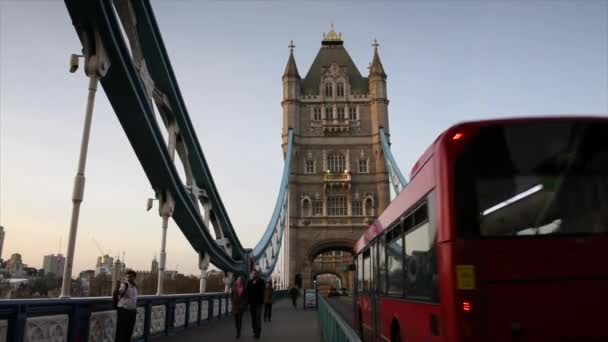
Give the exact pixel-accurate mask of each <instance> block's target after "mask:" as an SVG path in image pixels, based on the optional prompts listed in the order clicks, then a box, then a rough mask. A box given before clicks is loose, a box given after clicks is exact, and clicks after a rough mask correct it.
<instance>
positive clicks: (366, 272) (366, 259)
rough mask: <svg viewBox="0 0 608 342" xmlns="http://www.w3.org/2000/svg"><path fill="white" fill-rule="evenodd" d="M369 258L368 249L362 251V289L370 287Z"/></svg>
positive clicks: (370, 264)
mask: <svg viewBox="0 0 608 342" xmlns="http://www.w3.org/2000/svg"><path fill="white" fill-rule="evenodd" d="M371 266H372V263H371V260H370V255H369V249H368V250H366V251H365V252H363V290H364V291H367V290H369V289H370V280H371V277H370V276H371V271H372V269H371Z"/></svg>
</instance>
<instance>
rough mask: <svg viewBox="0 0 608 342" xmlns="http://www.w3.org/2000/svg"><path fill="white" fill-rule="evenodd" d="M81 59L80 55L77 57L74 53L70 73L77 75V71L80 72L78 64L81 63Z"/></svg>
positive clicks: (71, 58) (71, 57)
mask: <svg viewBox="0 0 608 342" xmlns="http://www.w3.org/2000/svg"><path fill="white" fill-rule="evenodd" d="M79 57H80V56H79V55H77V54H75V53H73V54H72V55H71V56H70V72H71V73H75V72H76V70H78V63H79V61H78V58H79Z"/></svg>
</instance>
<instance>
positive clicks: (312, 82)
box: [302, 41, 369, 95]
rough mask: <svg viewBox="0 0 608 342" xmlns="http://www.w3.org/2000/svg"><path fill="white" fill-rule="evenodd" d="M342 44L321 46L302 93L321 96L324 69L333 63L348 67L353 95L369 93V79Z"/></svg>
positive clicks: (307, 75) (304, 82) (303, 84)
mask: <svg viewBox="0 0 608 342" xmlns="http://www.w3.org/2000/svg"><path fill="white" fill-rule="evenodd" d="M324 43H325V42H324ZM341 43H342V42H341V41H340V42H339V43H338V44H323V45H322V46H321V49H319V53H317V57H315V60H314V61H313V62H312V65H311V66H310V69H309V70H308V73H307V74H306V77H304V79H303V80H302V93H303V94H304V95H312V94H315V95H318V94H319V89H320V82H321V72H322V68H323V67H324V66H330V65H331V64H332V63H336V64H337V65H338V66H346V69H347V72H348V81H349V83H350V87H351V92H352V93H353V94H367V93H369V90H368V89H369V83H368V79H367V77H363V76H361V73H360V72H359V70H358V69H357V66H355V63H353V60H352V59H351V58H350V56H349V55H348V52H347V51H346V49H345V48H344V46H343V45H342V44H341Z"/></svg>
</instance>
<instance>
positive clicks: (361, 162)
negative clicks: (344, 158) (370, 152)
mask: <svg viewBox="0 0 608 342" xmlns="http://www.w3.org/2000/svg"><path fill="white" fill-rule="evenodd" d="M367 164H368V163H367V159H360V160H359V173H367Z"/></svg>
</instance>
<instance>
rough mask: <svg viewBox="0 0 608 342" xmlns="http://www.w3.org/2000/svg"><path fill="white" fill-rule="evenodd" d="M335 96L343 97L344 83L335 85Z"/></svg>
mask: <svg viewBox="0 0 608 342" xmlns="http://www.w3.org/2000/svg"><path fill="white" fill-rule="evenodd" d="M336 96H337V97H343V96H344V82H338V84H336Z"/></svg>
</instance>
